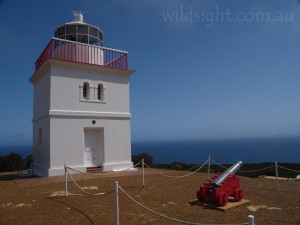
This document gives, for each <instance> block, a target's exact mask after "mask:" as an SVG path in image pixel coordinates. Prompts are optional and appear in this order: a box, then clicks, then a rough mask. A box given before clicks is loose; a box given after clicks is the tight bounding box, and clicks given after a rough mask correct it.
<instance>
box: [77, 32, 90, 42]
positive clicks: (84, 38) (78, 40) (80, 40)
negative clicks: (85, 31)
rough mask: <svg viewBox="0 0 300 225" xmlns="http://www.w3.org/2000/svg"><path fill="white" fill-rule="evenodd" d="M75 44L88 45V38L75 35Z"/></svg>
mask: <svg viewBox="0 0 300 225" xmlns="http://www.w3.org/2000/svg"><path fill="white" fill-rule="evenodd" d="M77 42H81V43H86V44H88V36H87V35H81V34H78V35H77Z"/></svg>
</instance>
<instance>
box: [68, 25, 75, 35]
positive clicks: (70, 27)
mask: <svg viewBox="0 0 300 225" xmlns="http://www.w3.org/2000/svg"><path fill="white" fill-rule="evenodd" d="M66 31H67V34H75V33H76V25H68V26H66Z"/></svg>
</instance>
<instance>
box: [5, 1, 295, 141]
mask: <svg viewBox="0 0 300 225" xmlns="http://www.w3.org/2000/svg"><path fill="white" fill-rule="evenodd" d="M74 9H78V10H82V11H83V12H86V13H85V14H84V21H85V22H87V23H90V24H93V25H95V26H99V27H101V29H102V30H103V31H104V35H105V40H104V45H105V46H106V47H111V48H115V49H120V50H125V51H128V52H129V67H130V68H131V69H133V70H136V73H135V74H134V75H133V76H132V77H131V83H130V91H131V112H132V140H133V141H152V140H179V139H219V138H222V139H224V138H225V139H227V138H247V137H277V136H300V116H299V115H300V63H299V59H300V44H299V40H300V1H297V0H276V1H275V0H266V1H260V0H245V1H240V0H228V1H218V0H208V1H204V0H197V1H196V0H194V1H179V0H169V1H164V0H163V1H140V0H128V1H121V0H112V1H100V0H98V1H96V0H86V1H75V0H70V1H58V0H51V1H46V0H45V1H39V0H26V1H21V0H20V1H15V0H4V1H3V0H2V1H1V0H0V13H1V22H0V24H1V30H0V32H1V33H0V43H1V54H0V62H1V79H2V86H1V89H0V94H1V100H0V101H1V108H0V115H1V116H0V122H1V127H2V129H1V130H0V146H1V145H2V146H3V145H30V144H31V140H32V124H31V118H32V108H33V107H32V104H33V102H32V95H33V87H32V86H31V84H30V83H29V82H28V79H29V77H30V76H31V75H32V73H33V72H34V62H35V60H36V59H37V58H38V56H39V54H40V53H41V52H42V51H43V49H44V47H45V45H46V44H47V42H48V41H49V40H50V38H51V37H52V36H53V32H54V30H55V28H56V26H58V25H61V24H63V23H65V22H70V21H72V20H73V17H72V14H71V12H72V10H74Z"/></svg>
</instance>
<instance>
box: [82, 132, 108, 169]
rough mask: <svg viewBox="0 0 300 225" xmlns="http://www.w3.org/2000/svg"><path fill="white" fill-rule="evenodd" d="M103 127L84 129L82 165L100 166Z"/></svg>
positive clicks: (102, 147)
mask: <svg viewBox="0 0 300 225" xmlns="http://www.w3.org/2000/svg"><path fill="white" fill-rule="evenodd" d="M103 149H104V129H103V128H97V129H92V128H91V129H88V128H86V129H84V149H83V151H84V165H85V166H87V167H93V166H100V164H101V163H102V161H103V152H104V151H103Z"/></svg>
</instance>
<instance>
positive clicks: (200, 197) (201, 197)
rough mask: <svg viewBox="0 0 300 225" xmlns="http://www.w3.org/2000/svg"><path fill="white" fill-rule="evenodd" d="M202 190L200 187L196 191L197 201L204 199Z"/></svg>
mask: <svg viewBox="0 0 300 225" xmlns="http://www.w3.org/2000/svg"><path fill="white" fill-rule="evenodd" d="M202 192H203V191H202V190H201V189H199V190H198V191H197V198H198V200H199V201H204V200H205V198H204V196H203V193H202Z"/></svg>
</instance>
